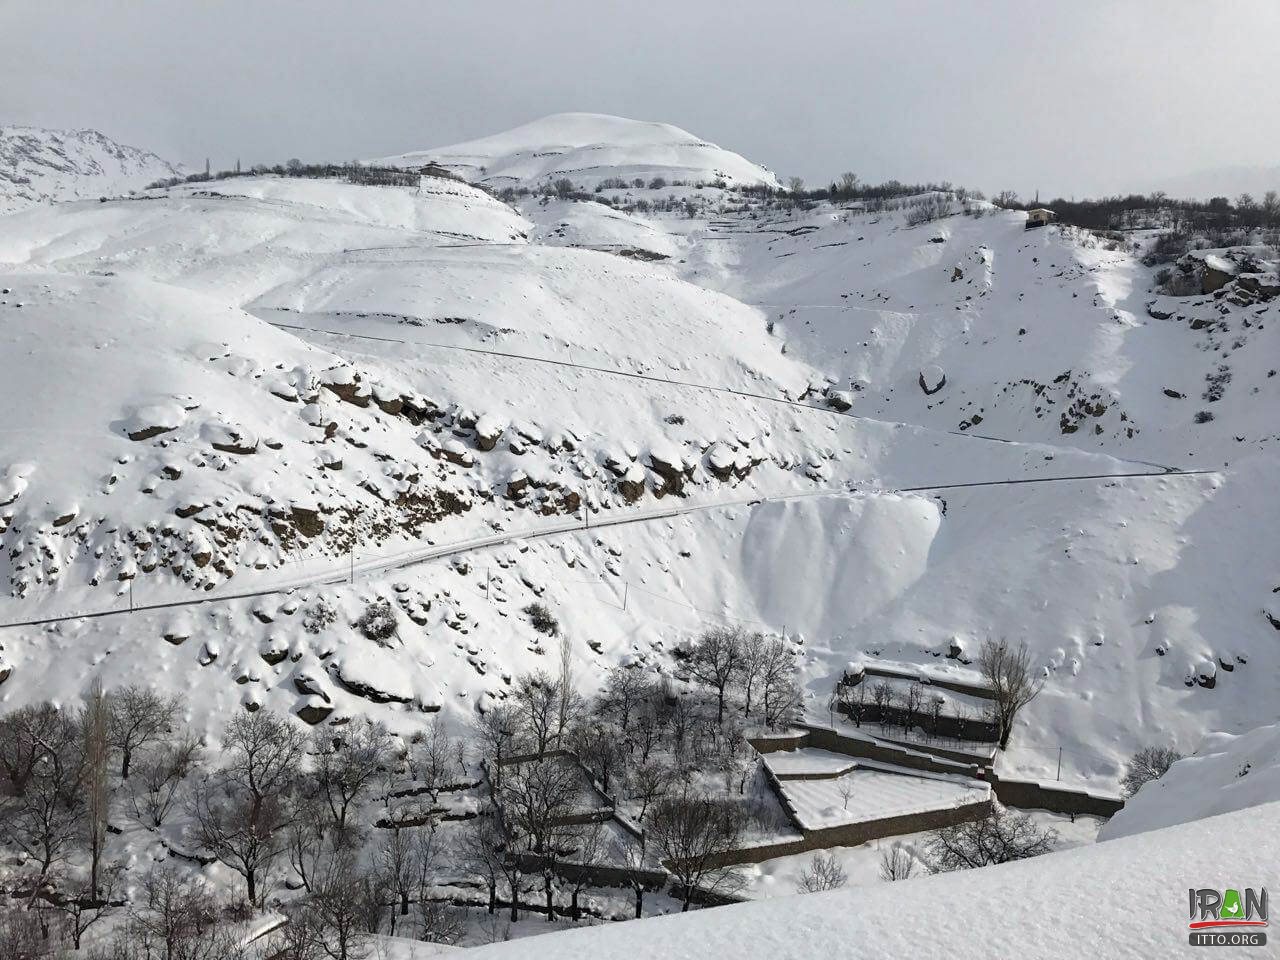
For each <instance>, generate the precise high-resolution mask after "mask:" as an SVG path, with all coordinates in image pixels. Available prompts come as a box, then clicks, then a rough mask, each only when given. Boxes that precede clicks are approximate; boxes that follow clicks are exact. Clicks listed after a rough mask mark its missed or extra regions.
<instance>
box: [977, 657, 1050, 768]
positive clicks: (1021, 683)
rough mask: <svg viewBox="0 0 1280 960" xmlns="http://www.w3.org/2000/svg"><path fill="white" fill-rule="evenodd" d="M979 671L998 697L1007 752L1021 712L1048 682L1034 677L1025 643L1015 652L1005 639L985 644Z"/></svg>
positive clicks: (1002, 741)
mask: <svg viewBox="0 0 1280 960" xmlns="http://www.w3.org/2000/svg"><path fill="white" fill-rule="evenodd" d="M978 669H979V670H980V671H981V673H982V676H983V679H985V680H986V682H987V684H988V686H990V688H991V691H992V693H993V695H994V704H995V711H996V724H997V726H998V728H999V731H1000V747H1001V749H1004V748H1005V747H1007V746H1008V745H1009V737H1010V735H1011V734H1012V733H1013V722H1014V720H1015V719H1016V718H1017V716H1018V711H1020V710H1021V709H1022V708H1023V707H1025V706H1026V705H1027V704H1028V703H1030V702H1031V701H1032V700H1034V699H1035V698H1036V695H1037V694H1039V693H1040V689H1041V687H1043V686H1044V680H1043V678H1036V677H1034V676H1033V675H1032V669H1031V653H1030V651H1028V650H1027V645H1026V643H1025V642H1024V643H1020V644H1019V645H1018V647H1017V648H1016V649H1015V648H1013V647H1011V646H1010V645H1009V642H1008V641H1007V640H1004V639H1000V640H987V641H985V642H984V643H983V644H982V649H981V650H980V651H979V652H978Z"/></svg>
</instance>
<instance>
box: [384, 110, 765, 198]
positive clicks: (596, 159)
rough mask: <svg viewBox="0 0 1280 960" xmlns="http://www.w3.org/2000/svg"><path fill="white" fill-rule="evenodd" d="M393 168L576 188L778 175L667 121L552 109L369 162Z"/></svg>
mask: <svg viewBox="0 0 1280 960" xmlns="http://www.w3.org/2000/svg"><path fill="white" fill-rule="evenodd" d="M373 162H374V163H378V164H386V165H390V166H397V167H416V166H424V165H426V164H429V163H431V164H436V165H439V166H442V167H445V168H446V169H449V170H451V171H453V172H454V173H456V174H458V175H459V176H462V177H465V178H466V179H468V180H472V181H477V182H483V183H487V184H490V185H493V186H499V187H502V186H534V185H537V184H541V183H546V182H549V181H552V180H556V179H558V178H560V177H567V178H568V179H570V180H572V181H573V182H574V184H575V185H578V186H588V187H589V186H594V185H595V184H597V183H599V182H600V181H601V180H606V179H614V178H621V179H623V180H626V181H628V182H630V181H632V180H634V179H636V178H638V177H639V178H643V179H644V180H645V181H646V182H647V181H650V180H652V179H653V178H654V177H662V178H663V179H665V180H667V181H673V180H687V181H693V182H710V181H714V180H724V181H726V182H727V183H730V184H768V185H770V186H777V185H778V179H777V177H775V176H774V175H773V174H772V173H771V172H770V171H769V170H767V169H765V168H764V167H762V166H759V165H758V164H755V163H752V162H751V161H749V160H747V159H746V158H745V157H742V156H740V155H739V154H736V153H734V152H733V151H731V150H725V149H723V148H722V147H718V146H716V145H715V144H714V143H708V142H706V141H705V140H702V139H700V138H699V137H696V136H694V135H693V134H692V133H689V132H688V131H687V130H681V129H680V128H679V127H675V126H672V125H671V124H669V123H647V122H643V121H639V120H627V119H625V118H623V117H611V116H607V115H604V114H598V113H557V114H552V115H551V116H549V117H543V118H542V119H540V120H534V121H533V122H532V123H526V124H524V125H523V126H519V127H516V128H514V129H512V130H508V131H506V132H505V133H497V134H494V135H492V136H488V137H482V138H481V139H479V140H471V141H469V142H467V143H458V144H454V145H452V146H447V147H437V148H435V149H432V150H422V151H417V152H413V153H405V154H401V155H399V156H395V157H383V158H381V159H379V160H375V161H373Z"/></svg>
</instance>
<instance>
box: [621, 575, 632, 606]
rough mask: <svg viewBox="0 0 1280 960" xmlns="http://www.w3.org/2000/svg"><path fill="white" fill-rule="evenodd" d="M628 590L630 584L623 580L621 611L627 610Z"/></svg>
mask: <svg viewBox="0 0 1280 960" xmlns="http://www.w3.org/2000/svg"><path fill="white" fill-rule="evenodd" d="M630 590H631V584H629V583H627V581H625V580H623V581H622V609H623V610H625V609H627V594H628V593H629V592H630Z"/></svg>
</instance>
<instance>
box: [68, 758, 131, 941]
mask: <svg viewBox="0 0 1280 960" xmlns="http://www.w3.org/2000/svg"><path fill="white" fill-rule="evenodd" d="M132 762H133V752H132V751H131V750H130V749H129V748H128V747H125V748H124V750H122V751H121V752H120V779H121V780H128V779H129V764H131V763H132ZM76 949H77V950H79V949H80V948H79V947H76Z"/></svg>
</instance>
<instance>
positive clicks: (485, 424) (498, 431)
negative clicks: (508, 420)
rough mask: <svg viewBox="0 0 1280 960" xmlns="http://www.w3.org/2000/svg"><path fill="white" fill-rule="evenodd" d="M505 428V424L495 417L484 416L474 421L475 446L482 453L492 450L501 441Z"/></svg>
mask: <svg viewBox="0 0 1280 960" xmlns="http://www.w3.org/2000/svg"><path fill="white" fill-rule="evenodd" d="M506 428H507V427H506V424H505V423H503V422H502V421H501V420H499V419H498V418H497V417H494V416H490V415H489V414H485V415H484V416H483V417H481V418H480V419H479V420H478V421H476V446H477V447H479V448H480V449H481V450H484V451H489V450H492V449H493V448H494V447H496V446H497V445H498V441H499V440H500V439H502V434H503V432H504V431H505V430H506Z"/></svg>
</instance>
